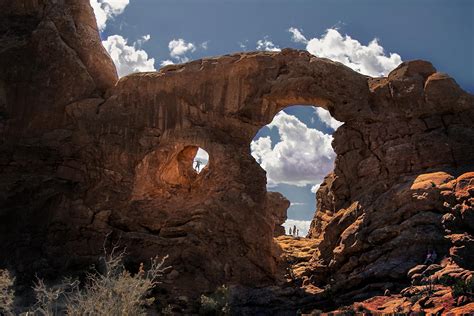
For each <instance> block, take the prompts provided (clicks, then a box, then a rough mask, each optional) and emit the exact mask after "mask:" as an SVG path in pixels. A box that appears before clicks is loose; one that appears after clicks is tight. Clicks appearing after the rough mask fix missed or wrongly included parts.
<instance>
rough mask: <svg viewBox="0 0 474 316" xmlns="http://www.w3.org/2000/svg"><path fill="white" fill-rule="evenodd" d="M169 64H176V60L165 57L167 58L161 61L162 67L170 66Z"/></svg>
mask: <svg viewBox="0 0 474 316" xmlns="http://www.w3.org/2000/svg"><path fill="white" fill-rule="evenodd" d="M168 65H174V61H172V60H171V59H165V60H162V61H161V63H160V66H161V67H164V66H168Z"/></svg>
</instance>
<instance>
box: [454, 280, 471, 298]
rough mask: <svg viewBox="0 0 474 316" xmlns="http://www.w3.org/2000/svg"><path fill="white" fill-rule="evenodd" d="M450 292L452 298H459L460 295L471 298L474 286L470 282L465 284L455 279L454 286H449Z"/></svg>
mask: <svg viewBox="0 0 474 316" xmlns="http://www.w3.org/2000/svg"><path fill="white" fill-rule="evenodd" d="M451 291H452V293H453V297H459V296H462V295H467V296H472V295H473V292H474V284H473V282H472V281H471V280H470V281H468V282H465V281H464V280H462V279H457V280H456V281H455V282H454V284H453V285H451Z"/></svg>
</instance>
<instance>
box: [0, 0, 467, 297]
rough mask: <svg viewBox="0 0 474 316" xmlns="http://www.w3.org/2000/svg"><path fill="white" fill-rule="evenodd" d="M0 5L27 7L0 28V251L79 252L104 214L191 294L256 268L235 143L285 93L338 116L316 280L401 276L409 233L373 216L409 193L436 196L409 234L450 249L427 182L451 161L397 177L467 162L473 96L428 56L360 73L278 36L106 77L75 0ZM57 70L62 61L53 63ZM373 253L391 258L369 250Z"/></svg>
mask: <svg viewBox="0 0 474 316" xmlns="http://www.w3.org/2000/svg"><path fill="white" fill-rule="evenodd" d="M20 3H21V4H20ZM0 12H2V13H1V16H2V19H3V20H2V21H6V22H5V23H6V24H7V25H15V23H14V22H15V21H16V20H15V19H18V18H28V19H29V20H28V21H29V23H28V25H26V26H25V27H23V28H19V29H18V30H16V31H15V32H13V33H9V34H6V35H5V37H6V38H5V39H6V40H7V41H6V42H8V43H9V45H8V46H6V47H2V50H0V69H2V72H1V74H0V87H1V89H2V90H1V91H0V92H1V93H0V108H1V110H2V113H5V115H2V116H1V121H0V129H1V131H2V140H1V141H2V142H1V143H0V146H1V147H2V151H1V152H2V163H3V165H5V166H7V167H6V168H5V169H3V171H2V179H3V180H2V182H1V183H0V185H1V187H0V191H1V192H3V193H2V195H1V196H0V207H1V208H0V210H1V212H0V216H1V217H2V221H1V224H0V225H1V226H0V227H1V231H2V232H3V233H2V235H1V238H2V242H1V246H0V247H1V248H0V250H1V253H2V254H6V253H9V254H10V253H12V249H16V251H17V252H16V253H13V254H12V255H11V256H8V257H5V256H2V258H0V263H2V264H12V265H13V264H16V263H18V262H32V261H35V260H37V258H38V257H42V258H44V260H42V261H41V262H40V265H41V266H40V267H36V266H31V269H37V268H42V269H47V268H52V269H55V268H57V267H63V268H72V267H74V266H76V265H83V264H84V263H87V262H90V261H91V260H93V259H94V258H95V257H96V256H97V255H98V254H99V253H100V252H101V249H102V242H103V238H104V236H105V235H106V234H107V233H109V232H111V231H112V232H114V235H113V236H116V237H117V238H119V239H120V241H121V242H122V243H123V244H124V245H125V246H127V248H128V251H129V252H130V253H131V255H133V257H134V258H135V259H136V260H137V261H138V260H144V259H146V258H149V257H152V256H154V255H156V254H169V255H170V262H169V263H170V264H171V265H173V266H174V267H175V270H176V271H177V273H174V274H173V275H174V277H176V278H178V279H177V280H175V281H173V282H174V284H179V285H180V290H182V291H184V292H186V291H189V292H190V293H191V294H192V295H195V294H197V293H200V292H202V291H206V290H210V289H212V288H213V287H215V286H217V285H220V284H222V283H225V282H231V283H238V284H248V285H254V286H255V285H259V284H268V283H271V282H272V280H273V278H274V276H275V271H276V261H277V256H278V255H277V253H276V252H275V251H274V243H273V239H272V236H273V230H274V226H275V214H274V213H273V210H271V209H270V207H271V206H272V205H276V204H277V202H275V200H276V199H278V198H279V197H275V196H274V195H272V194H267V192H266V188H265V174H264V171H263V170H262V169H261V168H260V166H259V165H258V164H257V163H256V162H255V161H254V159H253V158H252V157H251V156H250V152H249V143H250V141H251V140H252V138H253V136H254V135H255V133H256V132H257V131H258V130H259V129H260V128H261V127H263V126H264V125H266V124H268V123H269V122H270V121H271V119H272V118H273V116H274V115H275V114H276V113H278V112H279V111H280V110H281V109H283V108H284V107H286V106H288V105H291V104H308V105H314V104H317V105H319V106H322V107H324V108H326V109H328V110H329V111H330V113H331V114H332V116H333V117H334V118H336V119H337V120H339V121H342V122H345V124H344V125H343V126H342V127H340V128H339V129H338V130H337V132H336V133H335V136H334V138H335V139H334V149H335V151H336V153H337V159H336V167H335V170H334V172H333V173H331V174H330V175H328V177H327V178H326V180H325V183H323V185H322V186H321V188H320V190H319V191H318V193H317V199H318V211H317V213H316V215H315V221H313V224H312V230H311V232H310V234H311V236H313V237H316V238H319V239H321V243H320V245H319V253H320V257H318V258H315V259H317V261H318V262H317V264H316V263H315V267H314V275H315V276H317V282H321V283H324V282H327V279H328V277H329V276H334V275H338V277H337V281H340V282H342V281H344V279H345V278H347V280H348V281H347V286H348V288H355V287H357V286H364V285H365V284H366V283H364V282H366V281H365V280H379V279H383V278H384V277H387V276H389V277H390V278H391V279H393V280H397V278H402V277H403V276H404V274H405V273H406V270H407V269H408V268H410V267H411V266H412V265H413V264H414V259H413V258H417V257H419V253H418V252H419V248H416V247H412V248H410V247H409V248H407V249H404V251H403V252H400V251H398V250H397V249H396V245H397V240H395V238H398V236H402V237H406V236H404V235H403V234H400V232H399V231H397V230H396V229H394V228H393V227H392V228H393V229H392V230H389V231H388V232H387V231H385V230H384V229H383V227H385V226H395V227H396V226H397V225H398V224H401V223H402V222H403V221H406V220H411V219H413V221H415V220H418V218H415V217H414V215H413V214H411V213H409V212H405V211H403V210H405V209H407V208H410V207H413V205H416V207H417V208H416V209H417V210H420V211H426V210H432V209H435V210H438V211H437V212H438V213H436V212H432V213H433V214H434V215H433V216H431V217H429V216H428V217H427V218H424V219H423V220H424V222H423V220H422V221H421V225H425V226H433V227H436V230H435V232H434V233H433V234H426V235H425V236H424V237H426V238H425V240H424V242H430V243H433V244H435V245H439V247H440V249H441V248H442V251H445V252H446V249H447V248H449V246H450V244H449V243H450V241H445V240H444V234H445V233H444V231H443V227H442V225H441V219H440V216H441V215H440V214H439V213H440V212H441V209H442V199H441V198H440V196H439V191H440V189H439V188H438V187H439V186H441V185H443V184H444V183H447V182H448V180H449V181H451V180H452V179H451V178H452V177H451V176H450V175H447V176H445V177H444V178H443V179H441V180H439V179H438V180H439V181H438V180H436V181H437V182H434V183H435V186H430V187H429V188H424V187H416V190H417V191H416V193H417V194H421V195H423V194H422V192H425V191H426V192H425V193H427V194H432V195H433V201H435V202H431V200H430V199H424V200H423V201H422V202H420V201H419V200H418V201H414V200H413V191H412V190H413V188H412V187H411V186H410V185H411V184H413V183H414V182H415V183H416V181H415V179H417V177H418V176H419V175H420V174H423V173H427V172H428V171H429V172H432V171H439V170H443V171H445V172H447V173H450V174H451V175H453V176H457V175H458V174H459V173H460V171H461V169H464V170H472V165H473V162H474V151H473V150H472V148H474V146H472V145H473V141H474V131H473V126H472V121H473V119H474V110H473V97H472V95H469V94H467V93H465V92H464V91H462V90H461V89H460V88H459V87H458V86H457V84H456V83H455V81H454V80H453V79H451V78H450V77H448V76H446V75H444V74H440V73H437V72H436V70H435V69H434V68H433V66H432V65H431V64H429V63H428V62H424V61H413V62H406V63H403V64H402V65H400V66H399V67H398V68H397V69H396V70H394V71H393V72H392V73H391V74H390V75H389V76H388V77H387V78H377V79H374V78H369V77H367V76H363V75H361V74H358V73H356V72H354V71H352V70H351V69H349V68H347V67H345V66H343V65H341V64H339V63H336V62H332V61H330V60H326V59H321V58H317V57H314V56H312V55H310V54H309V53H307V52H303V51H296V50H291V49H284V50H283V51H282V52H280V53H270V52H257V53H238V54H233V55H225V56H222V57H218V58H206V59H202V60H197V61H193V62H190V63H187V64H184V65H177V66H167V67H165V68H163V69H161V70H160V71H158V72H152V73H139V74H133V75H129V76H127V77H124V78H121V79H120V80H118V82H116V78H117V77H116V74H115V70H114V68H113V64H112V61H111V60H110V58H109V57H108V56H107V55H106V53H105V51H104V49H103V47H102V46H101V45H100V39H99V37H98V32H97V28H96V27H95V22H94V18H93V15H92V11H91V8H90V6H89V5H88V1H85V0H83V1H72V0H64V1H62V2H60V3H55V4H53V3H52V2H50V1H44V2H36V1H27V0H24V1H17V2H14V3H1V5H0ZM73 25H74V27H73ZM46 44H48V45H46ZM24 60H31V64H30V65H25V63H24ZM52 60H54V61H55V63H54V64H53V63H51V61H52ZM69 72H74V73H75V76H66V77H65V73H69ZM26 74H30V75H31V76H29V77H27V76H26ZM65 78H67V80H65ZM46 82H48V84H45V83H46ZM22 89H23V90H22ZM20 92H22V93H20ZM189 146H199V147H202V148H205V149H206V150H207V151H208V152H209V154H210V156H211V157H212V162H211V165H210V167H209V169H208V172H206V173H204V174H203V175H202V176H201V175H200V176H199V177H198V178H196V179H197V180H196V181H198V182H200V183H199V185H195V184H196V183H195V182H188V181H187V180H186V181H185V180H183V179H186V178H187V177H183V174H182V172H186V171H182V170H181V169H179V164H180V161H183V159H187V158H188V156H189V155H191V152H190V151H189V152H188V150H187V149H186V148H189ZM401 157H403V159H400V158H401ZM170 163H171V164H170ZM176 170H181V171H179V172H176ZM157 173H159V176H157V177H153V179H150V178H147V177H148V176H149V175H151V174H155V175H156V174H157ZM450 177H451V178H450ZM436 190H437V191H436ZM389 201H394V202H393V203H390V202H389ZM418 202H419V204H416V203H418ZM278 203H279V202H278ZM413 203H415V204H413ZM440 205H441V206H440ZM381 210H383V214H384V216H379V213H380V212H382V211H381ZM387 210H390V211H387ZM19 218H22V219H23V220H22V221H19V220H18V219H19ZM391 222H393V223H395V225H389V224H390V223H391ZM409 224H410V223H409ZM377 229H379V231H377ZM380 229H381V230H380ZM374 232H376V234H375V236H378V237H373V236H374ZM24 236H29V237H28V238H26V239H25V238H24ZM374 238H375V239H374ZM400 238H401V237H400ZM25 240H29V241H25ZM394 240H395V241H394ZM457 242H459V241H457ZM391 243H395V244H394V245H392V244H391ZM461 243H462V242H461ZM399 244H401V242H400V243H399ZM374 245H377V247H380V248H381V249H384V252H383V253H380V252H377V251H376V249H374ZM381 245H388V246H387V247H382V246H381ZM32 249H33V250H32ZM25 251H28V252H29V253H30V254H29V255H28V256H26V257H25V256H24V255H22V254H23V253H24V252H25ZM364 254H365V257H364ZM371 255H372V256H371ZM358 256H359V257H361V258H363V259H352V258H357V257H358ZM380 258H382V259H384V260H394V261H393V262H394V265H395V264H396V267H397V269H395V270H394V269H393V267H392V266H390V265H389V266H387V267H385V268H384V267H381V265H380V263H379V261H377V260H379V259H380ZM28 260H30V261H28ZM315 261H316V260H315ZM461 261H462V260H461ZM461 261H460V263H459V264H463V263H462V262H461ZM37 262H38V261H37ZM364 267H369V268H370V269H369V268H367V269H365V268H364ZM25 269H27V268H24V270H25ZM190 284H193V286H192V287H191V286H189V285H190ZM341 284H342V283H341ZM335 288H337V287H335Z"/></svg>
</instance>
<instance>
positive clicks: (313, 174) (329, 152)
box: [250, 112, 335, 187]
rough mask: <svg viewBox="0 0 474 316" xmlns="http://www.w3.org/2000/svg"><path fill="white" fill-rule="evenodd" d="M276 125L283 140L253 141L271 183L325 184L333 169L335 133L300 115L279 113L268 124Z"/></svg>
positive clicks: (252, 146) (255, 152) (272, 184)
mask: <svg viewBox="0 0 474 316" xmlns="http://www.w3.org/2000/svg"><path fill="white" fill-rule="evenodd" d="M267 126H268V127H269V128H276V129H277V130H278V134H279V136H280V141H279V142H278V143H277V144H275V146H273V147H272V141H271V139H270V137H260V138H259V139H257V140H254V141H252V143H251V144H250V148H251V151H252V156H253V157H254V158H255V159H256V160H257V161H258V162H259V163H260V165H261V166H262V168H263V169H265V170H266V172H267V183H268V184H267V185H268V186H269V187H274V186H276V185H278V184H289V185H296V186H306V185H308V184H310V185H314V184H316V183H321V182H322V181H323V179H324V177H325V176H326V175H327V174H328V173H329V172H330V171H331V170H332V169H333V166H334V159H335V153H334V150H333V148H332V147H331V141H332V136H331V135H328V134H324V133H323V132H321V131H318V130H316V129H312V128H308V126H306V124H304V123H303V122H301V121H300V120H299V119H298V118H297V117H295V116H293V115H288V114H286V113H285V112H280V113H278V114H277V115H276V116H275V118H274V119H273V121H272V122H271V123H270V124H269V125H267Z"/></svg>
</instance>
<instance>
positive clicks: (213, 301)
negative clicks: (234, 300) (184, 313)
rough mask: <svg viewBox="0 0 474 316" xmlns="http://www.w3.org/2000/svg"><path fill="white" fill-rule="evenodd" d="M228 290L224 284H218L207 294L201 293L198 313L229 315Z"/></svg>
mask: <svg viewBox="0 0 474 316" xmlns="http://www.w3.org/2000/svg"><path fill="white" fill-rule="evenodd" d="M229 299H230V292H229V288H228V287H226V286H225V285H223V286H220V287H218V288H217V289H216V291H215V292H214V293H212V294H211V295H209V296H206V295H201V299H200V303H201V306H200V308H199V314H200V315H230V306H229Z"/></svg>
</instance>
